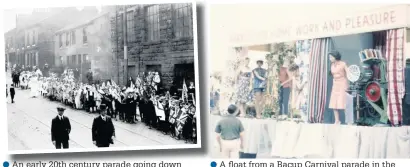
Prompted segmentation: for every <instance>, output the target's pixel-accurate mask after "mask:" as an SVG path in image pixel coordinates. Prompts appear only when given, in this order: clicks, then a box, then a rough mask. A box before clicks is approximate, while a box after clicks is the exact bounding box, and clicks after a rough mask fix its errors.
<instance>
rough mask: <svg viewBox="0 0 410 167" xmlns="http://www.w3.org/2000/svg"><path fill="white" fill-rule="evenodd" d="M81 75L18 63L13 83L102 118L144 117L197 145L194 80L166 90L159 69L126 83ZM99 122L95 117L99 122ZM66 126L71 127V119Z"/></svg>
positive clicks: (131, 120) (150, 124)
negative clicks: (120, 83)
mask: <svg viewBox="0 0 410 167" xmlns="http://www.w3.org/2000/svg"><path fill="white" fill-rule="evenodd" d="M76 75H77V74H75V70H74V69H65V70H64V72H63V73H62V74H60V75H59V74H57V73H54V72H49V70H43V71H42V70H40V69H39V68H37V67H35V66H34V67H32V68H31V67H30V68H29V67H26V68H24V66H22V67H20V66H19V65H14V66H13V67H11V79H12V82H13V83H12V85H11V86H13V87H14V88H16V89H18V88H19V89H21V90H22V91H29V92H30V93H29V94H30V98H45V99H48V100H49V101H54V102H59V103H61V104H60V106H65V107H66V108H72V109H74V110H79V111H84V112H88V113H96V114H101V115H104V117H103V118H105V114H106V115H107V116H109V119H110V120H111V119H112V120H115V121H120V122H124V123H128V124H137V122H138V121H140V122H141V123H144V124H145V125H146V126H148V127H149V129H157V130H159V131H161V132H162V133H163V134H165V135H171V137H173V138H175V139H177V140H184V141H185V143H193V144H196V142H197V131H196V127H197V125H196V116H197V114H199V113H198V112H197V109H196V105H195V86H194V84H193V83H192V82H191V83H189V86H187V84H186V83H185V79H184V81H183V85H180V86H178V85H176V87H181V88H180V89H177V90H164V89H162V88H160V86H159V83H160V81H161V77H160V76H159V73H158V72H147V73H142V75H139V76H137V77H136V79H135V81H134V79H132V78H130V80H129V81H128V83H127V85H126V86H123V87H121V86H120V85H118V84H117V83H115V82H114V81H113V80H106V81H103V82H101V81H100V82H95V81H93V80H92V74H91V76H89V75H88V74H87V81H88V82H87V83H82V82H80V81H79V79H78V77H77V76H76ZM13 96H14V95H13ZM12 102H13V103H14V101H12ZM64 110H65V108H63V107H58V111H59V113H60V111H62V112H64ZM103 113H104V114H103ZM61 116H62V114H61ZM104 120H105V119H104ZM95 121H96V119H95V120H94V123H95ZM94 123H93V140H94ZM53 124H54V120H53ZM53 126H54V125H52V129H53ZM104 128H105V127H104ZM112 128H113V130H112V133H113V134H112V136H115V130H114V126H112ZM52 131H53V130H52ZM67 131H71V126H70V123H69V121H68V127H67ZM52 137H54V136H53V132H52ZM110 137H111V136H110ZM53 142H54V140H53ZM96 145H97V146H98V147H108V146H103V145H98V144H96ZM63 147H64V143H63ZM56 148H58V147H57V145H56ZM64 148H66V147H64ZM67 148H68V145H67Z"/></svg>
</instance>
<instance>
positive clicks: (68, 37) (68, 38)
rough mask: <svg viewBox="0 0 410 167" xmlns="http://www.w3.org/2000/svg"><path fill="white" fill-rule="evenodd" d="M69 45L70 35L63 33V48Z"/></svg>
mask: <svg viewBox="0 0 410 167" xmlns="http://www.w3.org/2000/svg"><path fill="white" fill-rule="evenodd" d="M69 45H70V34H69V33H68V32H67V33H65V46H69Z"/></svg>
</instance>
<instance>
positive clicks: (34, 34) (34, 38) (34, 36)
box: [33, 31, 36, 45]
mask: <svg viewBox="0 0 410 167" xmlns="http://www.w3.org/2000/svg"><path fill="white" fill-rule="evenodd" d="M34 44H36V31H33V45H34Z"/></svg>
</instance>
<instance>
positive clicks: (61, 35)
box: [58, 33, 63, 48]
mask: <svg viewBox="0 0 410 167" xmlns="http://www.w3.org/2000/svg"><path fill="white" fill-rule="evenodd" d="M58 41H59V46H60V48H62V47H63V34H61V33H60V34H58Z"/></svg>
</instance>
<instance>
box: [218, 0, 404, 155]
mask: <svg viewBox="0 0 410 167" xmlns="http://www.w3.org/2000/svg"><path fill="white" fill-rule="evenodd" d="M245 11H246V12H245ZM409 12H410V5H405V4H403V5H400V4H394V5H388V4H383V5H381V4H378V5H376V4H374V5H371V4H367V5H360V4H342V5H331V4H315V5H313V4H309V5H302V4H292V5H290V4H267V5H261V4H229V5H228V4H213V5H211V6H210V18H211V19H210V20H211V21H210V22H211V26H210V29H211V34H210V36H211V37H210V41H211V42H210V55H212V56H211V60H210V62H211V63H212V67H211V69H210V75H211V76H210V84H211V85H210V87H211V88H210V131H211V132H210V134H211V136H212V137H211V140H212V149H211V156H212V157H213V158H232V159H235V158H408V157H410V154H409V153H410V142H409V139H410V135H409V130H410V128H409V125H410V107H409V105H410V100H409V99H410V96H408V92H410V50H409V48H410V37H409V34H410V25H409V24H408V23H409V20H408V13H409ZM221 55H224V58H223V59H222V58H221Z"/></svg>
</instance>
